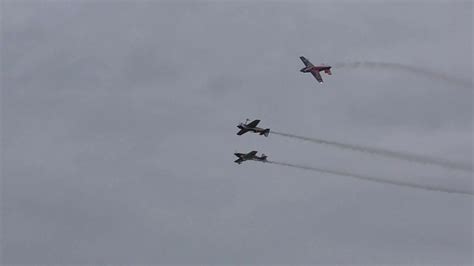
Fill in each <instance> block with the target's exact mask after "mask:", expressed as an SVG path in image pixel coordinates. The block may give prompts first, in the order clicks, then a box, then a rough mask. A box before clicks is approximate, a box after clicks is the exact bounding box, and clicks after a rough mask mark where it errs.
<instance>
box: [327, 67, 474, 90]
mask: <svg viewBox="0 0 474 266" xmlns="http://www.w3.org/2000/svg"><path fill="white" fill-rule="evenodd" d="M333 67H334V68H384V69H388V70H396V71H401V72H406V73H414V74H417V75H422V76H425V77H427V78H431V79H437V80H442V81H446V82H449V83H452V84H456V85H458V86H461V87H465V88H472V80H463V79H460V78H456V77H452V76H449V75H446V74H443V73H439V72H435V71H432V70H429V69H424V68H420V67H415V66H410V65H403V64H399V63H387V62H367V61H364V62H352V63H335V64H334V65H333Z"/></svg>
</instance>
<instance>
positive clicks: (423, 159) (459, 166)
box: [271, 131, 472, 172]
mask: <svg viewBox="0 0 474 266" xmlns="http://www.w3.org/2000/svg"><path fill="white" fill-rule="evenodd" d="M271 133H272V134H275V135H279V136H284V137H289V138H294V139H299V140H304V141H309V142H313V143H318V144H326V145H330V146H333V147H338V148H341V149H346V150H353V151H358V152H364V153H368V154H374V155H379V156H383V157H389V158H394V159H399V160H404V161H409V162H415V163H423V164H432V165H437V166H440V167H444V168H450V169H455V170H462V171H467V172H472V165H470V164H465V163H460V162H452V161H448V160H444V159H439V158H431V157H428V156H423V155H417V154H410V153H406V152H400V151H392V150H386V149H381V148H373V147H366V146H361V145H354V144H347V143H341V142H336V141H330V140H324V139H318V138H309V137H303V136H298V135H293V134H288V133H283V132H277V131H271Z"/></svg>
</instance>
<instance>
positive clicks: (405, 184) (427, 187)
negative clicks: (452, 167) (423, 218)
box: [268, 161, 474, 196]
mask: <svg viewBox="0 0 474 266" xmlns="http://www.w3.org/2000/svg"><path fill="white" fill-rule="evenodd" d="M268 163H272V164H276V165H281V166H288V167H293V168H298V169H304V170H310V171H315V172H320V173H326V174H332V175H339V176H348V177H353V178H357V179H362V180H367V181H372V182H378V183H384V184H391V185H396V186H402V187H411V188H417V189H424V190H430V191H438V192H448V193H456V194H466V195H471V196H472V195H474V193H473V192H472V191H470V190H467V189H450V188H443V187H437V186H431V185H421V184H414V183H409V182H404V181H395V180H387V179H381V178H378V177H371V176H365V175H359V174H352V173H347V172H342V171H336V170H328V169H323V168H317V167H310V166H304V165H298V164H292V163H285V162H276V161H268Z"/></svg>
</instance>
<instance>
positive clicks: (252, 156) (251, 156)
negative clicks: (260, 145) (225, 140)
mask: <svg viewBox="0 0 474 266" xmlns="http://www.w3.org/2000/svg"><path fill="white" fill-rule="evenodd" d="M234 155H235V156H237V157H239V159H237V160H235V161H234V163H238V164H241V163H242V162H245V161H248V160H252V161H259V162H266V161H267V156H266V155H265V154H263V153H262V156H260V157H259V156H257V151H251V152H249V153H238V152H236V153H234Z"/></svg>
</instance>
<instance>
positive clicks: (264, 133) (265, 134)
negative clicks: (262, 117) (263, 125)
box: [260, 128, 270, 137]
mask: <svg viewBox="0 0 474 266" xmlns="http://www.w3.org/2000/svg"><path fill="white" fill-rule="evenodd" d="M268 134H270V129H269V128H267V129H265V130H264V131H262V132H261V133H260V135H264V136H265V137H268Z"/></svg>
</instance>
